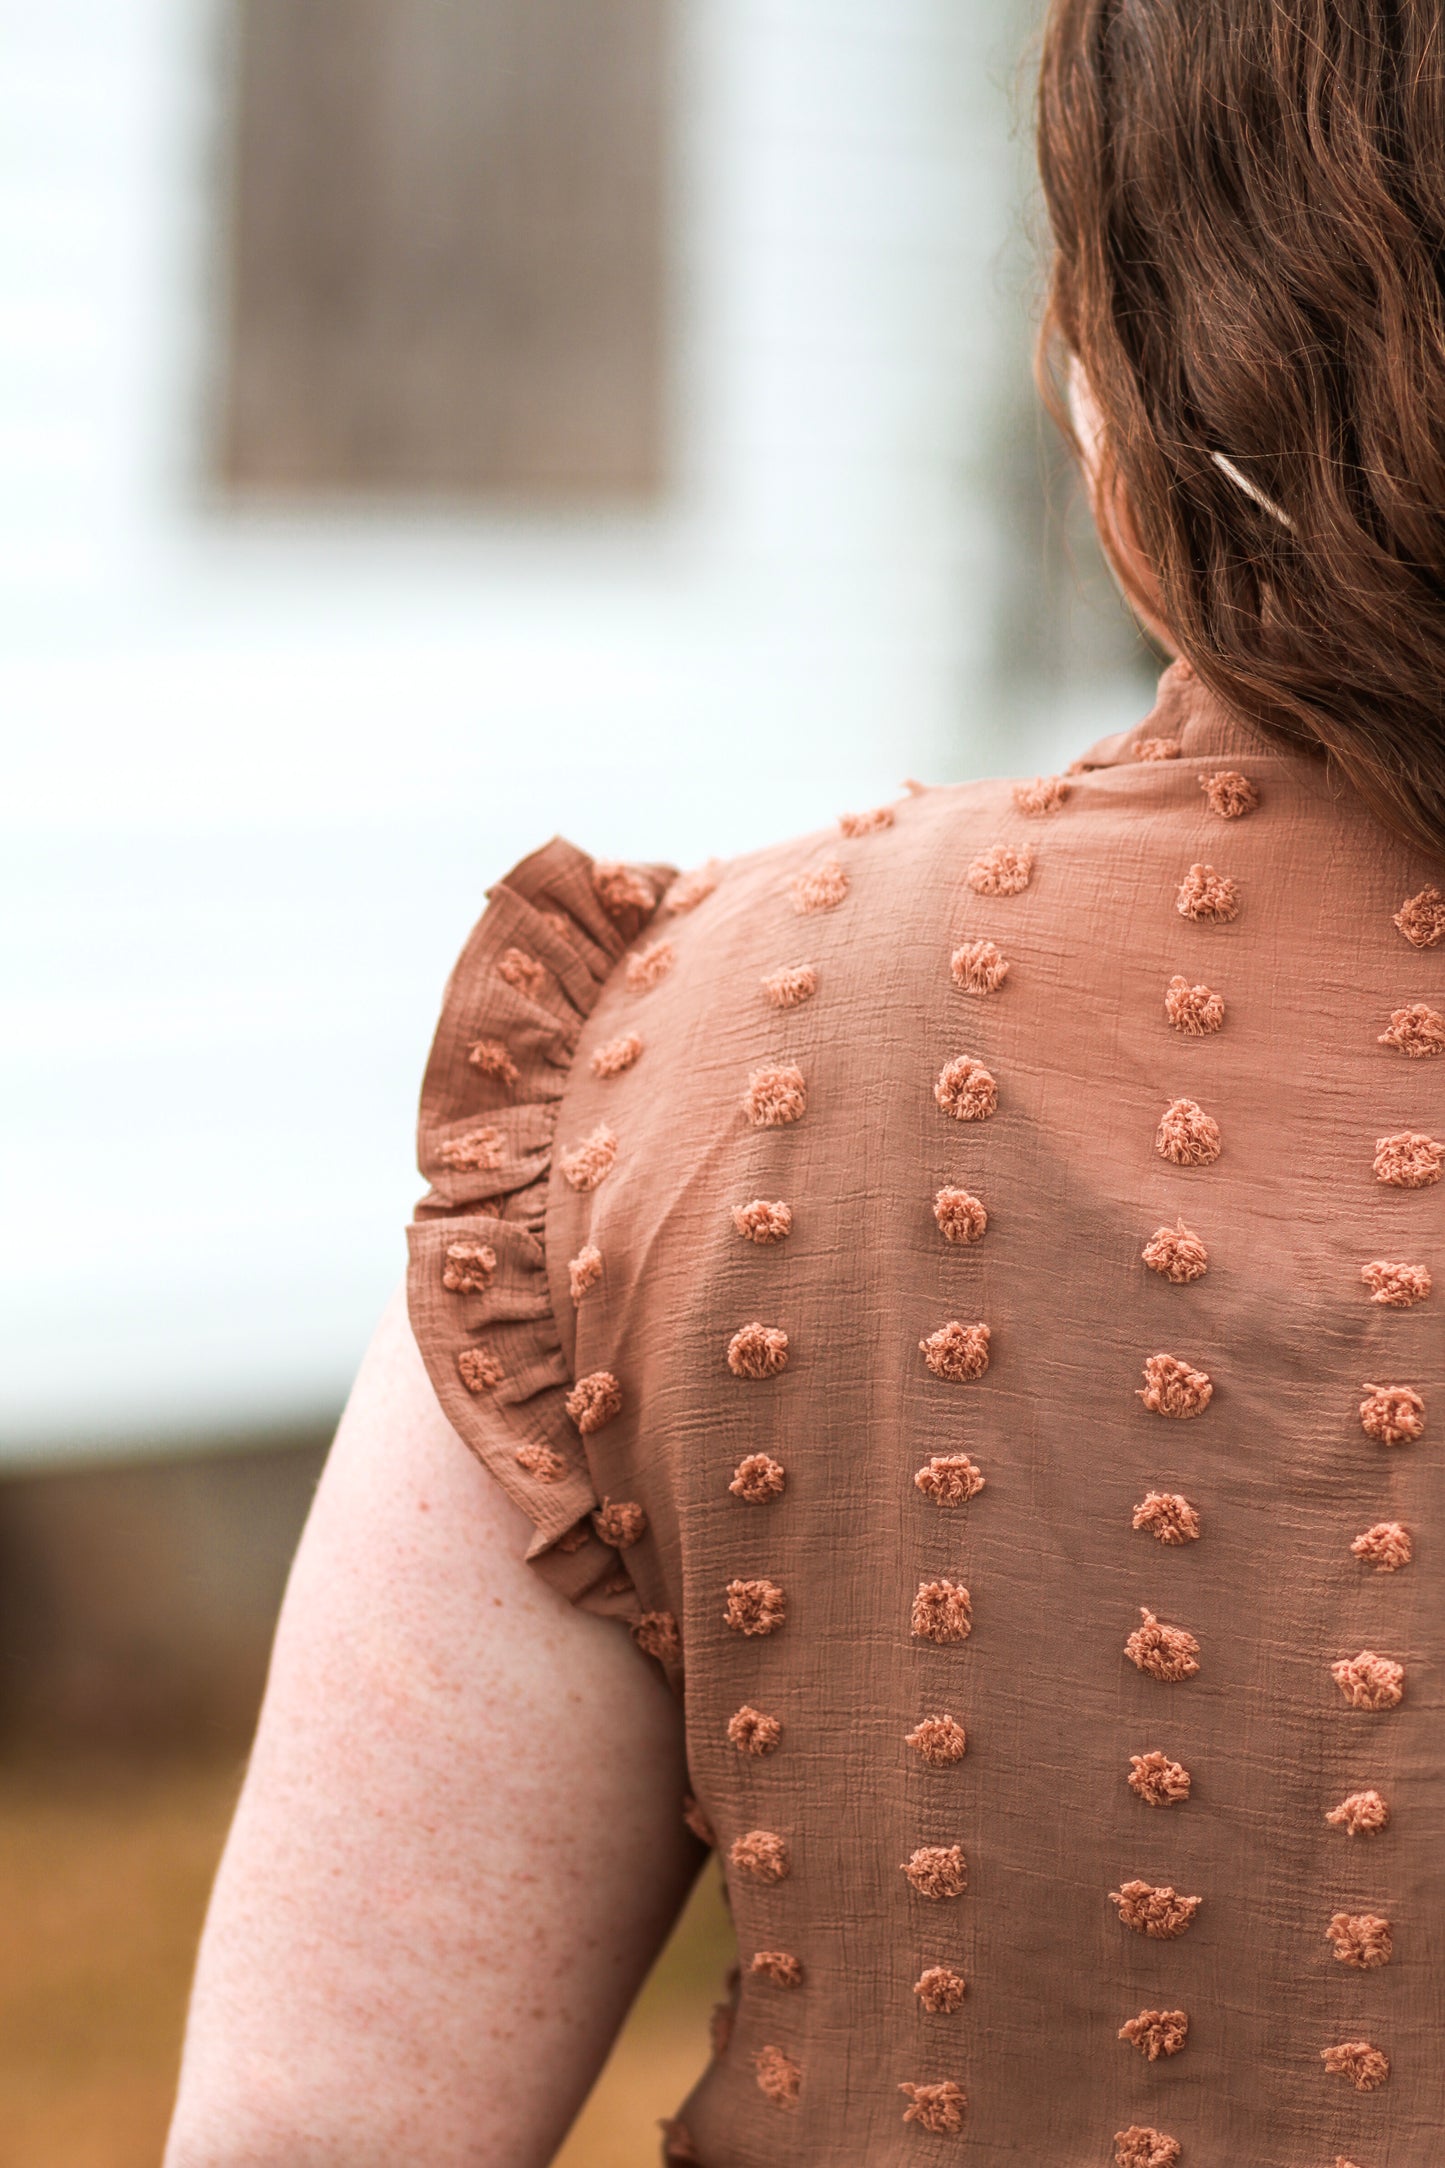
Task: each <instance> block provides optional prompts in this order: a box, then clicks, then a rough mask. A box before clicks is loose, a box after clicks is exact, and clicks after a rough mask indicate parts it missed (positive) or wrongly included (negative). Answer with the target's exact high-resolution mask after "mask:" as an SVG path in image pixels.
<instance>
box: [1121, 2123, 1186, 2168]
mask: <svg viewBox="0 0 1445 2168" xmlns="http://www.w3.org/2000/svg"><path fill="white" fill-rule="evenodd" d="M1182 2151H1183V2147H1182V2146H1181V2145H1180V2143H1179V2140H1178V2139H1177V2138H1170V2137H1167V2136H1166V2135H1165V2133H1164V2132H1163V2131H1162V2130H1155V2129H1153V2128H1152V2127H1151V2126H1150V2125H1149V2124H1146V2123H1131V2124H1130V2125H1129V2128H1128V2129H1127V2130H1116V2131H1115V2133H1114V2168H1177V2163H1178V2161H1179V2157H1180V2154H1181V2153H1182Z"/></svg>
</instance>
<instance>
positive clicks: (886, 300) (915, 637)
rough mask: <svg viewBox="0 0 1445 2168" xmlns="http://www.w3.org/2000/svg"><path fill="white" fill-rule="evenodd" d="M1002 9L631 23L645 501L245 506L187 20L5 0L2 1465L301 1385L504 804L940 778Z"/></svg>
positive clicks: (304, 1407) (986, 698)
mask: <svg viewBox="0 0 1445 2168" xmlns="http://www.w3.org/2000/svg"><path fill="white" fill-rule="evenodd" d="M1013 12H1015V10H1014V8H1013V4H1012V0H968V4H967V5H966V6H960V5H959V4H958V0H688V4H687V5H686V6H684V7H682V8H681V9H680V10H679V20H680V23H681V25H682V34H681V40H680V51H679V55H678V130H677V137H678V142H677V160H678V178H677V201H678V205H679V215H678V221H677V233H676V258H677V275H676V291H677V323H676V335H675V346H676V352H677V381H676V391H675V409H676V426H675V438H676V445H677V467H678V474H679V481H678V487H677V490H676V492H675V497H674V499H673V501H672V502H671V503H670V504H669V506H668V507H667V508H666V509H665V510H662V511H660V512H659V513H657V514H656V515H650V516H637V517H628V518H620V517H619V518H614V517H604V516H595V517H591V518H580V519H577V520H575V521H571V522H564V521H558V520H546V521H543V520H538V521H526V520H520V519H517V518H515V517H507V518H488V517H486V516H482V515H478V516H477V517H461V516H453V517H428V516H425V515H421V514H418V515H415V516H411V517H405V516H398V515H396V514H395V513H379V512H378V513H373V514H370V515H365V514H362V513H352V514H346V515H337V514H332V515H318V516H315V517H310V518H288V519H281V518H268V517H261V516H257V515H238V514H236V513H234V512H232V511H229V510H227V509H226V508H225V507H224V506H222V505H220V504H218V503H217V502H216V501H215V500H214V499H213V498H212V497H211V496H210V495H209V494H208V488H207V484H206V481H205V468H204V440H205V423H206V416H207V409H208V399H209V396H210V391H209V378H208V366H209V354H210V351H211V345H212V341H213V337H214V320H215V309H216V303H217V295H218V291H219V285H220V275H219V272H218V268H217V264H216V235H217V233H218V231H219V203H218V197H219V194H220V189H221V180H220V177H221V175H222V173H223V170H224V155H223V145H224V126H223V113H224V91H225V77H226V39H225V35H224V26H223V23H222V21H221V19H220V18H219V16H218V14H217V12H216V10H215V8H213V6H212V5H210V4H209V0H125V5H124V6H120V5H117V4H116V0H46V5H45V6H44V7H43V8H37V7H35V6H33V5H27V6H22V5H20V4H19V0H3V5H0V39H3V50H4V52H5V57H6V65H5V68H4V71H3V75H0V617H3V638H0V715H3V717H4V719H5V720H4V726H3V727H4V730H5V750H4V771H3V772H4V783H5V789H4V805H3V808H0V858H3V875H0V878H3V881H4V886H5V898H4V902H5V909H4V915H3V934H0V941H3V952H0V953H3V966H0V970H3V980H0V984H3V991H4V1000H5V1007H6V1014H7V1029H6V1032H5V1045H4V1051H3V1057H0V1058H3V1069H0V1090H3V1094H4V1104H5V1108H6V1115H5V1121H4V1124H3V1154H4V1185H5V1188H4V1197H3V1201H0V1217H3V1224H4V1226H5V1229H6V1235H7V1241H6V1249H5V1256H4V1260H3V1265H0V1303H3V1329H4V1336H5V1337H4V1344H3V1348H0V1423H3V1426H4V1431H5V1434H6V1437H7V1438H8V1450H9V1452H10V1454H11V1456H12V1458H13V1457H17V1456H18V1457H31V1456H34V1455H37V1454H44V1453H46V1452H52V1453H53V1452H56V1451H72V1450H75V1449H77V1448H79V1449H84V1450H96V1449H102V1448H108V1447H110V1446H116V1447H127V1446H129V1445H132V1444H133V1443H134V1442H135V1441H136V1440H137V1439H139V1438H145V1439H148V1440H151V1441H155V1442H160V1441H163V1440H164V1439H165V1438H166V1437H168V1436H174V1435H180V1434H181V1433H183V1432H195V1431H198V1430H204V1429H206V1428H210V1427H214V1426H218V1425H223V1424H229V1425H237V1424H245V1423H251V1422H265V1421H268V1420H273V1419H275V1420H280V1419H283V1418H285V1417H288V1416H292V1415H305V1414H307V1413H310V1412H313V1411H317V1410H321V1409H324V1408H325V1407H327V1406H328V1405H330V1404H332V1403H334V1402H335V1401H336V1399H337V1398H338V1396H339V1395H340V1394H341V1392H342V1391H343V1390H344V1387H345V1383H346V1380H347V1377H348V1374H349V1372H350V1370H351V1367H352V1365H353V1363H354V1361H355V1359H356V1356H357V1354H358V1351H359V1348H360V1346H361V1345H362V1343H363V1340H364V1337H365V1335H366V1332H367V1329H368V1326H369V1322H370V1319H371V1317H372V1315H373V1314H374V1312H375V1310H376V1308H377V1306H378V1304H379V1303H380V1302H381V1300H382V1299H383V1296H384V1294H385V1291H386V1289H387V1288H388V1286H389V1284H390V1283H391V1281H392V1280H393V1279H394V1277H395V1276H396V1274H397V1272H398V1270H399V1269H400V1265H401V1260H402V1236H401V1230H402V1227H403V1224H404V1222H405V1219H406V1216H407V1211H408V1206H409V1203H410V1200H411V1199H412V1197H413V1196H414V1194H415V1192H416V1190H417V1187H418V1184H417V1181H416V1178H415V1176H414V1174H413V1173H412V1171H411V1124H412V1116H413V1108H414V1101H415V1092H416V1085H417V1081H418V1078H419V1075H420V1070H421V1065H422V1061H423V1059H424V1056H425V1050H426V1043H427V1039H428V1036H429V1032H430V1028H431V1024H432V1021H433V1017H434V1013H435V1008H436V1002H437V997H438V993H439V989H440V985H441V981H442V978H443V975H444V973H445V970H446V968H447V966H448V964H449V963H450V960H451V957H452V955H453V953H454V952H455V950H456V948H457V947H458V946H459V945H460V942H461V940H462V938H463V936H464V934H465V932H466V929H467V927H468V925H469V923H470V921H471V919H472V917H473V916H475V914H476V912H477V910H478V909H479V908H480V905H481V898H482V891H483V889H484V887H485V885H486V884H487V882H488V881H489V880H491V879H492V878H494V877H495V876H496V875H497V874H498V873H500V872H502V871H503V870H505V868H506V866H507V865H508V864H509V863H510V862H511V861H512V860H514V859H515V858H516V857H518V856H520V855H521V854H522V852H524V851H525V850H527V849H528V848H530V847H531V846H532V845H533V844H534V843H535V842H537V841H539V840H541V839H542V838H543V837H545V836H546V835H548V834H549V833H551V832H552V831H553V830H554V829H559V828H560V829H561V830H563V831H564V832H566V833H568V834H570V835H572V836H573V837H574V838H575V839H576V840H577V841H579V842H581V843H583V844H585V845H587V846H589V847H591V848H593V849H596V850H597V851H598V852H599V853H602V854H607V855H618V856H625V855H633V854H637V855H647V856H656V857H670V858H674V859H676V860H678V861H679V862H681V863H684V864H686V863H689V862H691V861H693V860H696V859H698V858H701V857H703V856H705V855H707V854H708V853H710V852H724V853H725V852H728V851H731V850H735V849H740V848H744V847H747V846H750V845H753V844H755V843H757V842H760V841H762V840H764V839H766V838H768V837H771V836H775V835H780V834H784V833H786V832H788V831H789V830H793V829H797V828H801V827H807V826H812V825H815V824H817V823H819V822H822V821H824V820H827V819H828V818H830V817H831V816H832V815H833V814H834V813H835V812H837V811H838V810H840V809H841V808H843V807H846V806H850V805H853V804H866V803H869V802H871V801H873V800H875V799H876V798H878V797H879V796H881V795H884V794H888V793H891V792H892V791H893V790H894V789H895V788H896V786H897V784H898V783H899V781H900V780H901V778H902V777H903V776H905V775H908V774H921V775H925V776H928V777H931V778H934V779H942V778H945V777H947V776H949V775H952V774H958V773H966V772H970V770H971V768H972V766H973V764H974V761H975V759H976V758H977V757H978V753H977V748H978V747H979V746H981V745H982V744H983V742H984V738H985V735H986V731H987V726H988V725H989V722H990V717H991V715H992V713H993V711H992V709H991V707H990V706H989V703H990V701H991V699H992V697H993V689H994V680H993V677H992V676H991V672H992V670H993V664H994V661H995V657H994V656H993V654H992V651H991V646H990V642H991V638H992V627H993V622H994V612H995V605H996V601H997V588H998V581H999V577H1000V575H999V572H998V570H997V566H998V562H999V551H998V548H997V546H996V536H995V531H994V525H993V518H992V512H991V508H990V505H989V502H988V497H987V484H986V477H987V473H988V467H989V444H988V433H989V430H990V428H991V427H992V426H993V425H994V422H995V419H996V416H997V412H998V408H999V402H1000V399H1001V398H1002V399H1003V401H1004V402H1005V403H1007V400H1008V398H1009V396H1010V390H1009V386H1008V385H1007V384H1001V383H1000V371H1001V370H1003V369H1005V368H1008V367H1011V366H1013V365H1014V361H1013V358H1014V356H1015V355H1016V353H1017V345H1018V339H1017V324H1016V305H1015V303H1014V301H1013V300H1012V299H1011V298H1010V296H1009V292H1008V278H1007V276H1006V275H1005V274H1004V273H1003V272H1002V271H1001V270H1000V264H1001V261H1002V258H1003V252H1004V248H1005V243H1006V240H1007V238H1008V235H1009V233H1010V230H1011V226H1012V223H1013V222H1014V220H1015V219H1016V210H1015V204H1014V183H1015V175H1016V171H1017V152H1016V150H1014V149H1011V148H1010V145H1009V129H1010V125H1011V119H1012V115H1011V103H1012V96H1013V92H1012V83H1013V77H1012V53H1013V33H1012V31H1011V26H1010V20H1009V18H1010V16H1011V14H1012V13H1013ZM980 703H981V705H980ZM1111 720H1112V718H1111V717H1105V718H1104V719H1103V720H1101V721H1100V722H1099V725H1098V727H1104V722H1105V721H1111ZM1092 721H1093V719H1092V718H1091V726H1092ZM1032 729H1033V737H1034V741H1035V742H1027V735H1028V728H1027V726H1026V728H1025V742H1021V743H1020V745H1019V747H1018V757H1017V760H1016V761H1015V762H1014V763H1013V765H1016V766H1017V767H1019V768H1020V769H1027V770H1032V769H1033V768H1035V767H1036V766H1039V765H1041V764H1043V763H1044V762H1046V761H1047V760H1049V759H1050V758H1052V757H1054V755H1055V753H1056V752H1057V751H1058V750H1059V746H1060V744H1061V743H1062V742H1063V740H1064V738H1065V736H1066V735H1067V736H1068V738H1069V740H1070V742H1071V744H1072V743H1075V742H1077V731H1074V732H1072V733H1069V732H1067V731H1066V726H1064V725H1062V724H1061V723H1060V722H1059V720H1058V718H1057V717H1055V718H1054V719H1053V720H1052V721H1051V720H1050V719H1049V717H1048V716H1047V715H1045V716H1043V717H1042V718H1041V719H1038V720H1037V721H1036V722H1035V723H1034V724H1033V725H1032ZM1051 741H1052V742H1051ZM971 749H972V750H971Z"/></svg>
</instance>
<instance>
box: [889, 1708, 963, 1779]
mask: <svg viewBox="0 0 1445 2168" xmlns="http://www.w3.org/2000/svg"><path fill="white" fill-rule="evenodd" d="M903 1743H904V1745H905V1746H911V1747H912V1748H913V1751H914V1753H915V1754H919V1755H921V1756H922V1758H923V1760H924V1761H926V1762H927V1763H928V1764H929V1766H930V1768H933V1769H948V1768H951V1767H952V1765H953V1763H954V1762H957V1761H962V1760H963V1757H964V1755H965V1754H966V1753H967V1752H968V1734H967V1732H966V1731H965V1730H964V1728H963V1726H962V1724H960V1723H957V1722H956V1721H955V1719H954V1718H953V1717H951V1716H925V1717H924V1718H923V1719H922V1721H921V1722H919V1723H917V1724H915V1725H914V1727H913V1729H912V1731H910V1732H905V1733H904V1740H903Z"/></svg>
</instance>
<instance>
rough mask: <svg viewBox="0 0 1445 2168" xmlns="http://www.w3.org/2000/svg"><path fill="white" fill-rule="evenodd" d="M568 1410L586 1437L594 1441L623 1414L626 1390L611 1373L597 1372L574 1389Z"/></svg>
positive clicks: (570, 1395) (578, 1383)
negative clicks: (623, 1395) (594, 1433)
mask: <svg viewBox="0 0 1445 2168" xmlns="http://www.w3.org/2000/svg"><path fill="white" fill-rule="evenodd" d="M566 1408H567V1413H568V1414H569V1415H570V1416H571V1418H572V1420H573V1422H574V1423H575V1424H576V1425H577V1428H578V1429H579V1430H580V1431H581V1433H582V1435H583V1437H584V1438H590V1437H591V1435H592V1433H593V1431H594V1430H601V1428H602V1426H603V1424H604V1423H610V1422H611V1421H612V1420H613V1418H614V1416H618V1415H620V1414H621V1413H622V1387H621V1386H620V1385H619V1384H618V1382H617V1380H616V1378H615V1377H614V1376H613V1375H612V1372H611V1371H610V1370H593V1371H591V1372H590V1373H589V1375H588V1376H587V1377H585V1378H579V1379H578V1380H577V1383H576V1384H575V1385H574V1386H573V1387H572V1390H571V1391H570V1392H569V1393H568V1395H567V1400H566Z"/></svg>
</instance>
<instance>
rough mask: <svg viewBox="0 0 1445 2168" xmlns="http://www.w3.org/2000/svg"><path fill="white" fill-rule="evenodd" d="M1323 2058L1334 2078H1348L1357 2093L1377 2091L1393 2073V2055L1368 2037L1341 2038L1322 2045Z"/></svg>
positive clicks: (1321, 2054) (1321, 2058)
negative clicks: (1335, 2045)
mask: <svg viewBox="0 0 1445 2168" xmlns="http://www.w3.org/2000/svg"><path fill="white" fill-rule="evenodd" d="M1320 2061H1321V2062H1322V2063H1323V2064H1324V2066H1325V2068H1326V2070H1328V2072H1329V2073H1330V2076H1331V2077H1333V2078H1346V2079H1348V2081H1349V2083H1350V2084H1351V2085H1353V2087H1354V2088H1355V2091H1356V2092H1357V2093H1374V2092H1378V2091H1379V2089H1380V2087H1381V2086H1382V2085H1383V2084H1384V2082H1385V2080H1386V2078H1388V2077H1389V2075H1390V2058H1389V2056H1388V2055H1386V2054H1384V2053H1383V2051H1382V2050H1381V2049H1379V2048H1377V2047H1372V2046H1371V2044H1370V2042H1369V2041H1368V2040H1342V2041H1341V2042H1340V2043H1339V2045H1338V2047H1333V2048H1322V2049H1321V2050H1320Z"/></svg>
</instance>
